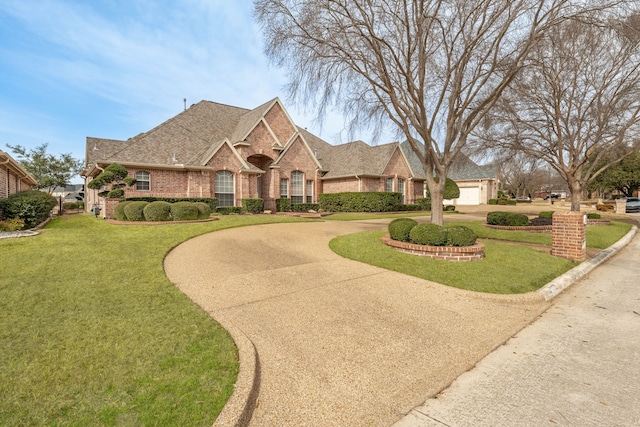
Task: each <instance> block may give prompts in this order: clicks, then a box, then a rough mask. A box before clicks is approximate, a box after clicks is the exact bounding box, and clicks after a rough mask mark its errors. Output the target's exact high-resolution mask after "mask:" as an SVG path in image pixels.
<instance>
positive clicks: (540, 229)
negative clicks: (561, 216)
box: [484, 224, 552, 233]
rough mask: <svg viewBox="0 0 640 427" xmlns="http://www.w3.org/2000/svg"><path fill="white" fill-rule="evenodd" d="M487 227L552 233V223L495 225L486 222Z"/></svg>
mask: <svg viewBox="0 0 640 427" xmlns="http://www.w3.org/2000/svg"><path fill="white" fill-rule="evenodd" d="M484 226H485V227H489V228H493V229H495V230H512V231H529V232H531V233H551V227H552V226H551V225H522V226H516V225H493V224H485V225H484Z"/></svg>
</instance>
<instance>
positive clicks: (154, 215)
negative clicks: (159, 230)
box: [142, 200, 172, 221]
mask: <svg viewBox="0 0 640 427" xmlns="http://www.w3.org/2000/svg"><path fill="white" fill-rule="evenodd" d="M142 213H143V214H144V219H145V220H146V221H171V219H172V218H171V203H169V202H163V201H162V200H157V201H155V202H151V203H149V204H148V205H146V206H145V207H144V209H143V210H142Z"/></svg>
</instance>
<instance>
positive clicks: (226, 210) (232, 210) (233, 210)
mask: <svg viewBox="0 0 640 427" xmlns="http://www.w3.org/2000/svg"><path fill="white" fill-rule="evenodd" d="M216 213H219V214H221V215H229V214H241V213H242V208H241V207H239V206H223V207H221V208H217V209H216Z"/></svg>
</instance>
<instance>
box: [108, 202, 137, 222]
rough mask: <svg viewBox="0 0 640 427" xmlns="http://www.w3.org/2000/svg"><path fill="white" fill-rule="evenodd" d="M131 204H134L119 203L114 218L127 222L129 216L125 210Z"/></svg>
mask: <svg viewBox="0 0 640 427" xmlns="http://www.w3.org/2000/svg"><path fill="white" fill-rule="evenodd" d="M130 203H133V202H131V201H123V202H120V203H118V204H117V205H116V207H115V208H114V209H113V216H114V218H115V219H117V220H118V221H126V220H127V216H126V215H125V214H124V208H125V207H126V206H127V205H128V204H130Z"/></svg>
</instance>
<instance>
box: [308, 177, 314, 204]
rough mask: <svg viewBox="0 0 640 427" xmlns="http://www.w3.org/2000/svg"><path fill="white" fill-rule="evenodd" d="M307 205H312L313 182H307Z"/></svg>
mask: <svg viewBox="0 0 640 427" xmlns="http://www.w3.org/2000/svg"><path fill="white" fill-rule="evenodd" d="M307 203H313V181H307Z"/></svg>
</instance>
